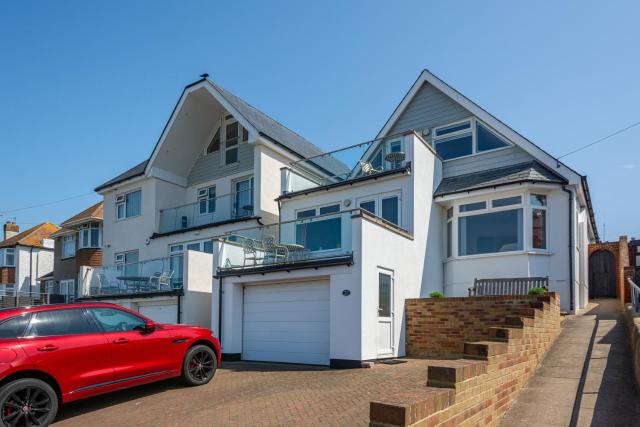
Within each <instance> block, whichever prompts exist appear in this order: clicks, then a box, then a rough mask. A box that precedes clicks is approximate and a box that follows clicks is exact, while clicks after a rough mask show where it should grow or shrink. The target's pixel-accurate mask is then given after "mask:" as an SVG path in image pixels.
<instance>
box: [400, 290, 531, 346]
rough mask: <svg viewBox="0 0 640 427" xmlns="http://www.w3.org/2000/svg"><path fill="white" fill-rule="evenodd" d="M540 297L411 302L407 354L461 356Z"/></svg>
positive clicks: (409, 302)
mask: <svg viewBox="0 0 640 427" xmlns="http://www.w3.org/2000/svg"><path fill="white" fill-rule="evenodd" d="M537 298H538V297H535V296H529V295H522V296H487V297H461V298H423V299H408V300H406V302H405V307H406V325H407V326H406V331H407V332H406V334H407V338H406V350H407V355H408V356H412V357H438V356H455V355H461V354H462V353H463V351H464V343H465V342H466V341H479V340H482V339H486V337H487V336H488V333H489V327H490V326H496V325H499V324H502V322H503V321H504V318H505V316H509V315H512V314H514V313H515V310H516V309H519V308H527V307H529V306H530V304H531V303H532V302H534V301H537Z"/></svg>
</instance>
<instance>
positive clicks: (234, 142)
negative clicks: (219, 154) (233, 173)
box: [224, 121, 240, 165]
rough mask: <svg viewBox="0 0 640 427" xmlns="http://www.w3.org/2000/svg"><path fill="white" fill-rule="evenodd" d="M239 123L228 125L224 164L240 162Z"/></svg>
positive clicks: (234, 122)
mask: <svg viewBox="0 0 640 427" xmlns="http://www.w3.org/2000/svg"><path fill="white" fill-rule="evenodd" d="M239 126H240V125H239V124H238V122H236V121H233V122H232V123H227V124H226V139H225V144H224V147H225V148H224V164H225V165H230V164H232V163H236V162H237V161H238V127H239Z"/></svg>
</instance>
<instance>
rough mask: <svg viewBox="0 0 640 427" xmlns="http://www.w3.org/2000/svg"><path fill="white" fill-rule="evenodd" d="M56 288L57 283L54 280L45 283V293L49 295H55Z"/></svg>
mask: <svg viewBox="0 0 640 427" xmlns="http://www.w3.org/2000/svg"><path fill="white" fill-rule="evenodd" d="M54 286H55V282H54V281H53V280H47V281H46V282H44V292H45V293H46V294H47V295H51V294H53V288H54Z"/></svg>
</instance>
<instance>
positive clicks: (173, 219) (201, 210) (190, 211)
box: [158, 188, 254, 233]
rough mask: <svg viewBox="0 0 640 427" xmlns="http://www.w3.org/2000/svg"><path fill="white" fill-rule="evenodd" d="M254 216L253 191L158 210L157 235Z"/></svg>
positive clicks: (203, 199)
mask: <svg viewBox="0 0 640 427" xmlns="http://www.w3.org/2000/svg"><path fill="white" fill-rule="evenodd" d="M251 216H254V206H253V189H252V188H250V189H248V190H243V191H238V192H235V193H231V194H225V195H222V196H218V197H212V198H202V199H201V200H199V201H197V202H195V203H188V204H186V205H181V206H176V207H173V208H167V209H161V210H160V224H159V227H158V232H159V233H169V232H172V231H177V230H186V229H190V228H194V227H200V226H205V225H209V224H216V223H220V222H225V221H231V220H234V219H241V218H247V217H251Z"/></svg>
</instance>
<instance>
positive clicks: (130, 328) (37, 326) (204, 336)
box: [0, 303, 220, 426]
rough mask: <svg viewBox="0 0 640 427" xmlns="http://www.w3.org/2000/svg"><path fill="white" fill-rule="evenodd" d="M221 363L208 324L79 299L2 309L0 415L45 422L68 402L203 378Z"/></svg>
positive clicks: (23, 422)
mask: <svg viewBox="0 0 640 427" xmlns="http://www.w3.org/2000/svg"><path fill="white" fill-rule="evenodd" d="M219 363H220V344H219V342H218V340H217V339H216V338H214V337H213V336H212V332H211V330H210V329H206V328H201V327H198V326H186V325H164V324H158V323H155V322H153V321H152V320H150V319H148V318H146V317H144V316H142V315H140V314H139V313H136V312H134V311H131V310H127V309H126V308H123V307H120V306H118V305H115V304H106V303H81V304H64V305H48V306H38V307H22V308H11V309H3V310H0V408H1V411H2V412H1V413H0V418H1V419H2V423H3V425H8V426H31V425H45V426H46V425H48V424H49V423H51V422H52V421H53V419H54V418H55V416H56V413H57V411H58V404H59V403H67V402H71V401H74V400H77V399H82V398H85V397H89V396H95V395H97V394H101V393H106V392H110V391H114V390H119V389H123V388H128V387H133V386H136V385H140V384H145V383H149V382H153V381H158V380H162V379H165V378H171V377H182V378H183V380H184V382H185V383H186V384H187V385H202V384H206V383H208V382H209V381H210V380H211V378H213V375H214V374H215V371H216V368H217V366H218V365H219Z"/></svg>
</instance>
